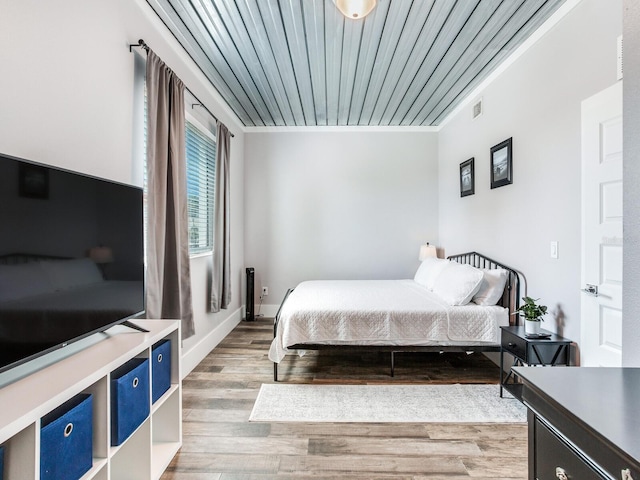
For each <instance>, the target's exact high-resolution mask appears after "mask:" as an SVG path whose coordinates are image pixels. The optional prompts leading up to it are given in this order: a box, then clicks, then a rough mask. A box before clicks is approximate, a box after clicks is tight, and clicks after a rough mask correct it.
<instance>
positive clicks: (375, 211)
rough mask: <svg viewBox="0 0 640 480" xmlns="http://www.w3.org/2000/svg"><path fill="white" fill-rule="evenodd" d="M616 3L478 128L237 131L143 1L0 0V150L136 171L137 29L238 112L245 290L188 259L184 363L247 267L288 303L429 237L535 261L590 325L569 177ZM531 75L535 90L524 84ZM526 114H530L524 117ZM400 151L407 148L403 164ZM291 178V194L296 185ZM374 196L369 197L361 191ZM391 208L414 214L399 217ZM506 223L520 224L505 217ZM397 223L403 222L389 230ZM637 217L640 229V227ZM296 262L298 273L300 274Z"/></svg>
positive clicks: (539, 288) (609, 43)
mask: <svg viewBox="0 0 640 480" xmlns="http://www.w3.org/2000/svg"><path fill="white" fill-rule="evenodd" d="M605 3H606V5H605ZM615 5H616V7H615V8H612V4H611V2H603V1H599V2H598V1H592V0H585V1H583V2H581V3H580V4H579V5H578V6H577V7H576V9H575V11H574V12H572V13H571V14H569V15H568V17H567V18H566V19H565V20H564V21H563V23H562V24H561V25H560V26H559V27H558V28H556V29H555V30H553V31H552V32H550V33H549V34H548V35H547V36H546V37H545V38H544V41H542V42H541V44H540V45H539V46H537V47H536V48H533V49H532V50H531V51H530V52H528V53H527V56H525V57H523V60H521V61H520V62H519V63H517V64H515V65H514V66H513V67H512V68H511V69H510V70H508V71H507V72H505V73H504V74H503V75H502V76H501V77H499V78H498V79H497V80H496V82H495V83H494V84H492V85H491V86H490V87H488V88H487V89H486V91H485V92H483V95H482V96H483V101H484V105H485V113H484V114H483V116H482V117H481V118H480V119H478V121H476V122H475V123H473V124H472V123H471V122H470V120H468V119H469V116H468V115H466V114H459V115H458V116H457V117H456V118H454V119H453V120H452V121H450V122H449V123H448V125H447V126H446V127H445V128H443V129H442V130H441V131H439V132H430V131H413V130H409V131H406V130H403V129H395V130H394V129H390V130H389V131H381V130H372V131H365V132H358V131H356V132H354V131H350V130H349V129H343V130H341V131H329V132H326V131H324V130H323V131H310V132H308V131H284V132H271V131H252V130H251V129H246V131H245V129H243V127H242V126H241V125H240V124H239V123H238V121H237V120H236V119H235V118H234V115H233V114H232V113H231V111H230V109H229V108H228V107H226V106H225V104H224V101H223V100H222V99H221V98H220V97H219V96H218V95H217V94H215V93H214V92H213V91H212V90H211V89H210V87H209V86H208V85H207V84H206V82H205V80H204V77H203V75H202V74H201V72H200V71H199V70H198V69H197V67H195V66H194V65H193V64H192V63H191V62H190V61H189V60H188V59H187V58H185V56H184V55H183V54H182V52H181V49H180V47H179V45H178V44H177V42H176V41H175V40H174V38H173V37H172V36H171V35H170V34H168V33H167V31H166V29H165V27H164V25H162V23H161V22H160V21H159V20H158V18H157V17H155V16H154V14H153V12H152V11H151V10H150V8H149V7H148V5H147V4H146V2H144V1H140V0H138V1H135V2H130V1H119V2H93V3H92V4H91V5H88V4H86V2H79V1H65V2H56V4H51V3H47V4H44V5H43V4H41V2H35V1H21V2H14V1H12V2H4V3H3V5H2V9H3V11H4V12H6V13H8V14H7V15H4V14H3V15H2V16H0V26H1V27H2V28H1V29H0V30H1V31H2V42H1V43H0V58H2V65H3V69H4V71H5V72H8V74H5V75H3V76H2V79H0V87H1V88H0V91H3V92H13V93H12V94H11V95H6V94H5V95H3V101H2V109H1V112H0V119H1V125H2V128H0V151H2V152H3V153H9V154H12V155H15V156H18V157H23V158H28V159H33V160H36V161H42V162H45V163H50V164H53V165H56V166H61V167H64V168H69V169H72V170H77V171H81V172H86V173H91V174H93V175H97V176H103V177H107V178H110V179H113V180H118V181H122V182H125V183H128V182H131V183H139V182H140V175H141V173H140V168H139V165H136V164H135V163H134V162H132V161H131V158H132V151H134V150H135V149H136V148H138V146H137V145H136V143H135V141H134V139H133V136H132V133H131V132H132V130H133V127H132V124H133V122H134V120H133V115H132V113H131V112H132V107H131V105H132V103H133V102H132V98H133V91H132V90H133V87H132V79H133V77H134V71H133V69H134V67H133V61H132V58H131V55H130V54H129V52H128V51H127V49H126V43H128V42H130V41H135V40H136V39H137V38H144V39H145V40H146V41H147V42H148V43H149V44H150V45H152V46H153V47H154V49H155V50H156V51H157V52H158V53H159V54H160V55H161V56H162V57H163V59H164V60H165V61H166V62H167V63H169V64H171V65H172V66H173V68H174V69H175V70H176V71H177V72H178V73H179V75H180V76H181V78H182V79H183V80H184V81H185V82H186V83H187V85H188V86H189V88H190V89H192V90H193V91H194V93H196V95H197V96H198V98H200V99H201V100H203V101H204V102H205V103H206V104H207V105H208V107H209V109H210V110H212V111H213V112H214V113H215V114H216V115H217V116H218V117H219V118H220V119H221V120H222V121H224V122H225V123H226V124H227V125H229V126H230V128H231V130H232V131H233V132H234V133H235V135H236V138H235V140H234V142H233V145H232V172H231V179H232V192H233V193H232V204H233V205H234V213H233V214H232V215H233V218H232V229H233V230H232V239H233V248H232V270H233V271H234V279H233V300H232V302H233V303H232V306H231V308H230V309H229V310H227V311H226V312H225V311H223V313H221V314H216V315H212V314H209V313H207V312H206V309H205V307H204V304H205V302H204V298H205V293H206V292H205V281H204V280H205V278H206V275H207V262H206V260H204V259H201V258H194V259H193V260H192V262H191V263H192V279H193V285H194V306H195V309H196V331H197V334H196V336H195V337H193V338H190V339H188V340H187V341H185V343H184V352H185V358H184V371H185V372H188V371H189V370H190V369H192V368H193V367H195V366H196V365H197V364H198V363H199V361H200V360H201V359H202V358H203V357H204V356H205V355H206V354H207V353H208V352H209V350H211V348H213V346H215V345H216V344H217V343H218V342H219V341H220V340H222V339H223V338H224V337H225V335H226V334H227V333H228V332H229V331H230V330H231V329H232V328H233V327H234V326H235V325H236V324H237V323H238V322H239V321H240V320H241V318H242V313H241V307H242V305H243V295H244V294H243V290H244V288H243V273H244V267H245V266H253V267H255V268H256V272H257V275H258V277H257V280H258V283H257V284H258V285H268V286H269V288H270V295H269V297H267V299H266V301H265V305H263V308H264V310H263V313H269V310H268V308H269V306H275V305H277V304H278V302H279V301H280V299H281V297H282V296H283V295H284V291H285V289H286V288H288V287H290V286H291V285H292V284H295V283H296V282H297V281H298V280H299V279H302V278H307V277H309V276H310V275H312V274H313V275H318V276H320V275H329V274H330V275H332V276H333V277H336V278H348V277H354V276H357V277H359V278H364V277H371V278H373V277H382V278H403V277H404V278H406V277H410V276H412V274H413V273H414V272H415V269H416V268H417V264H418V262H417V250H418V246H419V245H420V244H422V243H424V242H425V241H430V242H432V243H435V244H437V245H438V246H441V247H442V248H444V249H445V251H446V253H447V254H453V253H458V252H460V251H466V250H470V249H472V250H478V251H481V252H483V253H486V254H487V255H489V256H495V257H497V258H500V259H501V260H503V261H504V262H505V263H507V264H510V265H514V266H518V267H519V268H520V269H521V270H522V271H524V272H526V273H527V276H528V280H529V284H530V285H531V288H532V290H531V293H532V294H534V295H536V296H540V297H542V298H544V299H545V300H546V301H547V303H548V304H549V305H552V306H553V308H554V309H555V308H556V306H557V305H562V310H563V311H564V313H565V317H566V325H565V334H566V336H567V337H569V338H579V337H580V334H581V332H580V326H579V315H580V296H579V295H580V294H579V286H580V277H579V271H580V248H579V245H580V227H579V226H580V220H579V217H580V198H579V192H580V179H579V176H577V175H576V174H575V172H576V171H579V161H580V143H579V134H580V130H579V129H580V123H579V109H580V103H579V102H580V101H581V100H583V99H585V98H587V97H589V96H591V95H593V94H595V93H597V92H598V91H600V90H602V89H604V88H606V87H608V86H609V85H611V84H613V83H615V39H616V37H617V36H618V35H619V34H620V33H621V29H622V25H621V14H620V11H621V9H622V7H621V4H620V2H615ZM595 19H597V22H596V21H595ZM630 19H631V20H634V17H633V15H631V16H630ZM632 27H634V25H633V24H631V25H630V28H632ZM635 27H637V25H635ZM633 31H634V29H632V30H631V32H633ZM628 40H629V42H633V40H634V39H633V38H631V37H630V38H629V39H628ZM552 41H553V42H554V43H551V42H552ZM555 42H558V44H556V43H555ZM557 53H561V54H557ZM525 60H526V61H525ZM626 66H627V67H628V70H626V72H625V73H627V72H628V73H627V77H626V78H627V80H630V81H631V82H635V79H634V76H633V75H634V73H635V72H634V68H636V67H637V66H636V65H635V64H634V58H633V57H632V56H629V57H628V61H627V63H626ZM44 79H46V80H47V81H44ZM522 85H526V86H527V88H528V89H531V90H527V92H529V91H531V93H530V94H529V93H528V94H527V95H519V94H518V92H520V88H521V86H522ZM627 85H628V83H627ZM625 88H626V87H625ZM632 91H633V92H636V91H637V90H632ZM514 99H516V100H514ZM628 100H629V99H628V98H625V106H626V107H628V106H629V102H628ZM631 100H632V101H633V102H635V101H636V97H635V96H633V97H631ZM558 105H564V106H566V108H562V109H558ZM519 112H527V116H526V117H525V118H522V117H520V115H519ZM26 125H28V127H29V128H25V126H26ZM508 136H513V137H514V139H515V140H514V141H515V142H516V143H515V151H516V154H515V155H516V166H515V174H514V177H515V179H514V185H512V186H511V187H507V188H503V189H499V190H496V191H492V192H490V191H489V189H488V169H486V168H485V167H484V166H485V165H486V163H487V162H488V150H489V148H490V147H491V146H492V145H494V144H496V143H498V142H499V141H501V140H503V139H504V138H506V137H508ZM461 139H464V140H465V141H464V142H463V141H461ZM633 147H634V145H633V143H627V144H625V148H633ZM471 156H475V157H476V162H477V163H476V165H477V166H478V170H477V177H476V185H477V192H478V193H476V195H474V196H472V197H470V198H465V199H460V198H459V196H458V185H457V178H458V177H457V169H458V165H459V163H460V162H462V161H464V160H466V159H467V158H469V157H471ZM332 158H335V160H334V161H333V162H330V163H329V162H327V159H332ZM558 158H560V159H562V161H561V162H559V161H558ZM340 159H351V160H352V161H350V162H340V161H339V160H340ZM389 159H394V160H393V161H390V160H389ZM319 160H321V161H323V168H322V169H320V168H318V169H317V170H314V171H313V174H309V167H312V166H314V165H315V166H317V165H318V161H319ZM294 161H296V162H297V163H296V165H292V163H293V162H294ZM397 162H402V163H401V164H400V167H401V168H398V163H397ZM365 163H366V164H367V166H368V167H370V166H371V164H372V163H374V165H375V169H373V170H369V169H365V168H363V167H364V165H365ZM481 166H483V168H484V170H480V167H481ZM627 168H629V169H631V170H630V175H629V176H628V177H627V178H633V175H634V173H635V170H633V169H634V168H637V167H635V166H633V165H630V166H628V167H627ZM551 172H553V174H551ZM551 175H552V176H551ZM550 177H551V178H550ZM267 179H270V180H272V181H269V182H267V181H266V180H267ZM338 179H340V183H339V184H336V183H337V180H338ZM347 179H348V180H349V182H347ZM292 180H294V181H295V187H294V188H295V189H296V190H295V191H288V190H287V188H288V187H291V184H292V183H294V182H292ZM351 182H357V185H358V188H357V189H356V188H355V187H353V183H351ZM541 182H544V187H543V188H540V187H539V185H540V183H541ZM481 189H482V190H481ZM302 190H308V191H311V192H314V193H315V194H316V196H315V197H314V198H311V197H308V203H307V202H305V203H303V204H301V205H298V207H299V210H298V211H297V212H291V211H288V210H286V209H285V207H286V206H287V205H291V203H290V202H287V196H288V195H295V194H296V191H302ZM400 192H401V193H402V195H399V193H400ZM626 193H628V194H629V195H630V197H628V199H627V200H628V201H629V202H628V203H627V204H625V208H627V209H629V210H628V212H629V213H634V212H635V211H636V210H637V207H636V205H637V202H634V200H635V198H634V195H635V194H634V192H632V191H628V192H626ZM362 199H365V200H366V202H362V203H360V202H361V201H362ZM354 200H358V203H356V202H355V201H354ZM461 200H465V201H464V202H462V201H461ZM343 203H351V204H352V205H357V206H358V208H359V209H360V210H357V211H354V212H352V214H353V215H358V218H359V219H360V220H361V224H360V227H361V230H358V235H355V234H354V233H353V232H354V230H353V227H352V226H350V225H349V222H348V218H346V217H341V216H340V215H337V213H339V212H340V206H341V205H342V204H343ZM396 211H402V212H403V215H401V216H399V217H396V216H395V215H394V212H396ZM292 215H297V217H292ZM310 215H313V216H314V217H315V218H314V219H313V220H314V222H313V223H312V224H314V225H319V224H320V223H319V222H323V223H322V224H321V226H322V231H321V232H314V233H315V234H314V235H313V236H307V235H305V236H300V231H299V230H297V229H299V228H300V227H305V226H306V223H305V219H307V220H309V221H310ZM527 215H535V216H536V217H537V218H538V219H539V221H541V222H543V223H544V224H545V228H543V229H541V230H540V231H539V232H538V233H536V234H534V235H521V234H520V233H519V228H518V221H519V220H520V219H522V218H523V217H525V216H527ZM292 218H296V225H294V226H297V227H296V228H297V229H296V230H294V231H290V229H291V227H292V225H291V219H292ZM627 218H628V219H630V218H631V215H627ZM507 222H510V225H511V226H510V227H507V228H505V227H504V224H505V223H507ZM390 224H392V225H394V228H390V229H385V228H384V227H386V226H388V225H390ZM627 228H629V229H631V230H629V231H630V232H633V231H636V230H633V229H634V228H637V227H636V226H634V225H633V224H630V225H628V226H627ZM283 231H284V232H287V233H288V234H289V237H288V240H287V242H286V243H281V242H279V241H278V242H276V241H275V239H278V240H279V239H280V235H279V234H280V233H281V232H283ZM345 232H347V233H350V235H345ZM470 232H473V235H471V234H470ZM497 232H501V234H500V235H498V233H497ZM502 232H504V234H502ZM471 238H473V240H472V239H471ZM553 240H556V241H558V242H559V245H560V258H559V259H558V260H551V259H550V258H549V255H548V246H549V241H553ZM625 247H626V248H625V258H626V256H627V255H628V256H629V262H632V260H633V259H634V258H636V257H637V253H635V252H634V249H635V248H637V245H634V244H633V243H626V245H625ZM285 252H286V254H287V255H289V256H290V255H294V261H290V262H288V263H285V262H284V258H285ZM287 258H291V257H287ZM346 258H349V259H350V261H349V262H345V261H344V260H345V259H346ZM629 262H626V263H629ZM291 264H297V265H299V269H298V270H296V271H294V272H290V271H288V270H287V269H288V268H289V266H288V265H291ZM635 274H636V272H635V271H634V270H633V269H632V268H629V269H625V290H627V289H628V290H627V291H630V292H633V291H634V287H633V286H634V285H638V284H639V283H640V281H638V280H637V277H635ZM533 289H535V293H534V290H533ZM627 297H632V295H629V296H627ZM629 302H630V303H629V304H628V305H625V308H626V311H627V312H629V313H630V314H629V313H628V314H627V315H626V316H625V322H624V325H623V328H624V338H625V342H628V346H627V344H626V345H625V350H624V353H623V354H624V355H625V358H624V361H625V363H626V364H627V365H633V364H638V363H640V362H639V360H638V358H639V357H638V355H640V354H639V353H638V352H640V348H638V347H640V334H639V333H638V332H637V328H635V323H634V322H633V320H632V318H633V317H634V315H632V314H633V313H635V312H637V311H638V309H639V307H638V306H636V305H634V304H633V302H632V298H630V299H629ZM627 307H628V308H627Z"/></svg>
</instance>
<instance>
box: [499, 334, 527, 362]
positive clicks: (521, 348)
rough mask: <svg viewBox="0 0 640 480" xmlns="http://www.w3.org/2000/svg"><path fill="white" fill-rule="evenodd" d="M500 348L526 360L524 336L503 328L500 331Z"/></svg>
mask: <svg viewBox="0 0 640 480" xmlns="http://www.w3.org/2000/svg"><path fill="white" fill-rule="evenodd" d="M501 341H502V348H503V349H504V350H505V351H507V352H509V353H512V354H513V355H515V356H516V357H518V358H520V359H522V360H524V361H525V362H526V361H527V359H526V356H527V342H526V340H525V339H524V338H521V337H519V336H517V335H514V334H513V333H511V332H507V331H505V330H503V331H502V340H501Z"/></svg>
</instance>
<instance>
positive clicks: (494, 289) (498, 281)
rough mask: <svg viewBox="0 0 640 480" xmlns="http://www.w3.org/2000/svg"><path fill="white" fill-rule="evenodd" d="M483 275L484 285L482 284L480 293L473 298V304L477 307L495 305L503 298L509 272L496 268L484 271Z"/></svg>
mask: <svg viewBox="0 0 640 480" xmlns="http://www.w3.org/2000/svg"><path fill="white" fill-rule="evenodd" d="M482 274H483V276H482V283H480V288H479V289H478V292H477V293H476V294H475V295H474V296H473V303H475V304H477V305H495V304H496V303H498V300H500V299H501V298H502V294H503V293H504V285H505V283H507V277H508V276H509V272H507V271H506V270H504V269H503V268H496V269H493V270H482Z"/></svg>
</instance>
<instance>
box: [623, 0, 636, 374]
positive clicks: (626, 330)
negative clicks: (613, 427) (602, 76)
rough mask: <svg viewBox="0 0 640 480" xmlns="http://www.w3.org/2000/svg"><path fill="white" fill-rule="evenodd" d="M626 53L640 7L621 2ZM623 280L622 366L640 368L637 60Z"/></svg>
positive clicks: (628, 124)
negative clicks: (622, 4) (622, 5)
mask: <svg viewBox="0 0 640 480" xmlns="http://www.w3.org/2000/svg"><path fill="white" fill-rule="evenodd" d="M624 44H625V52H638V51H640V4H639V3H638V2H637V1H635V0H625V1H624ZM623 102H624V112H623V115H624V118H623V122H624V127H623V128H624V133H623V135H624V139H623V140H624V253H623V259H624V278H623V283H622V288H623V290H624V295H623V305H622V309H623V310H622V311H623V325H622V365H623V366H625V367H640V328H638V326H639V325H640V298H639V296H638V288H639V286H640V212H639V211H640V189H638V185H640V138H638V131H639V130H640V59H638V56H637V55H636V54H626V55H625V62H624V85H623Z"/></svg>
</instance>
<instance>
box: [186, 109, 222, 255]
mask: <svg viewBox="0 0 640 480" xmlns="http://www.w3.org/2000/svg"><path fill="white" fill-rule="evenodd" d="M186 123H187V126H186V145H187V216H188V228H189V252H190V253H191V254H196V253H203V252H208V251H211V250H212V249H213V205H214V199H215V196H214V193H215V184H216V172H215V165H216V144H215V141H214V140H213V138H212V136H210V135H208V134H207V133H205V132H204V131H202V130H201V129H199V128H198V127H197V126H195V125H194V124H193V123H191V122H189V121H187V122H186Z"/></svg>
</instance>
